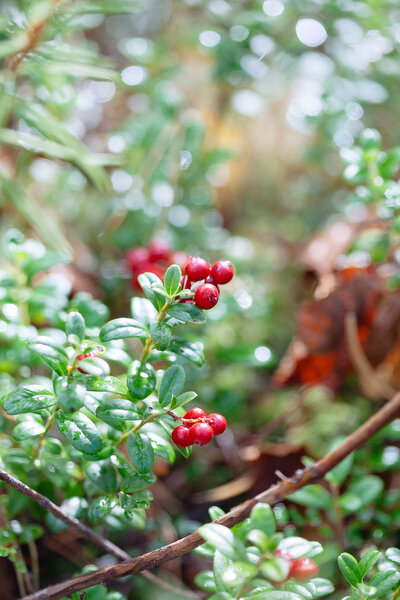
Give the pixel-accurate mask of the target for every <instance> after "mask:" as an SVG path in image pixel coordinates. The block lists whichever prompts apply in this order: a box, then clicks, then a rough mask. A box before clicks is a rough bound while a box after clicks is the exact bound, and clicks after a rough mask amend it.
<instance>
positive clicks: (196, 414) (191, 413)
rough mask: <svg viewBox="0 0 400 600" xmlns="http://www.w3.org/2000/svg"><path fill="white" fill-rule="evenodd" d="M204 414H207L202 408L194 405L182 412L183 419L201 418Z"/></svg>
mask: <svg viewBox="0 0 400 600" xmlns="http://www.w3.org/2000/svg"><path fill="white" fill-rule="evenodd" d="M206 416H207V413H206V412H205V411H204V410H203V409H202V408H198V407H197V406H196V408H191V409H190V410H188V411H187V412H186V413H185V414H184V416H183V418H184V419H202V418H204V417H206Z"/></svg>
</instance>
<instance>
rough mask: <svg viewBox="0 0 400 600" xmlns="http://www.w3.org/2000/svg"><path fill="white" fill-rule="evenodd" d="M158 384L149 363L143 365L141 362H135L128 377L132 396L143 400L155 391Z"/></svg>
mask: <svg viewBox="0 0 400 600" xmlns="http://www.w3.org/2000/svg"><path fill="white" fill-rule="evenodd" d="M156 383H157V378H156V373H155V371H154V369H153V367H152V366H151V365H150V364H148V363H141V362H140V360H134V361H133V363H132V365H131V366H130V369H129V372H128V377H127V384H128V390H129V394H130V396H132V398H135V399H138V400H143V399H144V398H147V396H150V394H151V393H152V392H153V391H154V390H155V387H156Z"/></svg>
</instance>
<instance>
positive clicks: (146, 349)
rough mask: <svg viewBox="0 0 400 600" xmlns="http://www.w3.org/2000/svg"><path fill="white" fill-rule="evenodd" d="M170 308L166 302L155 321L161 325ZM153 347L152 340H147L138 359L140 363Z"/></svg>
mask: <svg viewBox="0 0 400 600" xmlns="http://www.w3.org/2000/svg"><path fill="white" fill-rule="evenodd" d="M169 306H171V305H170V303H169V302H166V303H165V304H164V306H163V307H162V309H161V310H160V312H159V313H158V317H157V321H158V322H159V323H161V321H162V320H163V318H164V317H165V313H166V312H167V309H168V307H169ZM152 347H153V340H152V339H151V337H149V338H147V340H146V343H145V345H144V348H143V352H142V356H141V357H140V362H141V363H144V361H145V360H146V358H147V357H148V355H149V354H150V350H151V349H152Z"/></svg>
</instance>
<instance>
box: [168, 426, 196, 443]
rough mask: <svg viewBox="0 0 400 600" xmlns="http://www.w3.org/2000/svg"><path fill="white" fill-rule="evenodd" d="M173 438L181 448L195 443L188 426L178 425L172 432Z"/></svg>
mask: <svg viewBox="0 0 400 600" xmlns="http://www.w3.org/2000/svg"><path fill="white" fill-rule="evenodd" d="M171 439H172V441H173V442H174V444H176V445H177V446H179V448H187V447H188V446H191V445H192V444H193V442H192V438H191V436H190V432H189V429H188V427H185V426H184V425H178V427H175V429H174V430H173V432H172V434H171Z"/></svg>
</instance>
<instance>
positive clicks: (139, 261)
mask: <svg viewBox="0 0 400 600" xmlns="http://www.w3.org/2000/svg"><path fill="white" fill-rule="evenodd" d="M125 259H126V263H127V265H128V267H129V268H130V269H131V271H133V272H134V273H135V272H137V270H138V269H140V268H141V266H142V265H143V264H144V263H147V261H148V260H149V251H148V250H147V248H143V247H142V246H137V247H136V248H132V249H131V250H128V252H127V253H126V255H125Z"/></svg>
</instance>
